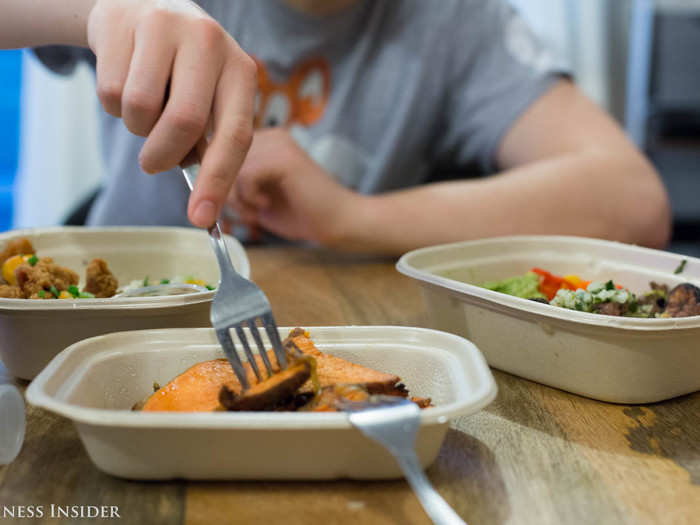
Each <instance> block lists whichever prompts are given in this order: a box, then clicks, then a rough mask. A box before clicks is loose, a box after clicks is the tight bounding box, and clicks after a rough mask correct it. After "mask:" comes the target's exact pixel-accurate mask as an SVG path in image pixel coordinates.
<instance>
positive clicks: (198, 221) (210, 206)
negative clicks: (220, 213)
mask: <svg viewBox="0 0 700 525" xmlns="http://www.w3.org/2000/svg"><path fill="white" fill-rule="evenodd" d="M192 219H193V222H194V224H195V225H196V226H201V227H202V228H205V227H208V226H211V225H212V224H214V222H216V206H215V205H214V203H213V202H211V201H202V202H200V203H199V204H198V205H197V207H196V208H195V209H194V215H193V217H192Z"/></svg>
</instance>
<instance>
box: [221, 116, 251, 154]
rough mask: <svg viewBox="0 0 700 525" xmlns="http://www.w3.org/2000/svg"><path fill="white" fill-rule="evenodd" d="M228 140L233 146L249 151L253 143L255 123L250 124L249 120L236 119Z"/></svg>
mask: <svg viewBox="0 0 700 525" xmlns="http://www.w3.org/2000/svg"><path fill="white" fill-rule="evenodd" d="M226 139H227V142H228V143H229V144H231V145H232V146H234V147H237V148H240V149H242V150H245V151H247V150H248V149H249V148H250V146H251V144H252V143H253V122H252V121H250V122H249V121H248V119H242V118H239V119H236V120H235V121H234V122H233V123H232V125H231V128H230V130H229V132H228V134H227V137H226Z"/></svg>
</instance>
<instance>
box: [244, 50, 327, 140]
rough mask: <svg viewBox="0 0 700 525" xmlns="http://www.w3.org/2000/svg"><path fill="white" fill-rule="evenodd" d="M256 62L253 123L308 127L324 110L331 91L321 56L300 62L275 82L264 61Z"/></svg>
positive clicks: (258, 126)
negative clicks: (281, 79)
mask: <svg viewBox="0 0 700 525" xmlns="http://www.w3.org/2000/svg"><path fill="white" fill-rule="evenodd" d="M255 61H256V63H257V65H258V94H257V98H256V108H255V127H256V128H264V127H272V126H285V127H290V126H292V125H295V124H297V125H300V126H304V127H308V126H311V125H313V124H314V123H316V122H318V121H319V120H320V119H321V117H322V116H323V113H324V112H325V110H326V106H327V104H328V98H329V96H330V92H331V69H330V66H329V64H328V61H327V60H326V59H324V58H314V59H310V60H307V61H306V62H302V63H301V64H299V65H298V66H297V67H295V68H294V70H293V71H292V73H291V75H290V76H289V77H288V78H287V80H286V81H283V82H280V83H277V82H275V81H274V80H273V79H272V78H271V77H270V75H269V73H268V71H267V68H266V67H265V64H264V63H263V62H261V61H260V60H258V59H257V58H256V59H255Z"/></svg>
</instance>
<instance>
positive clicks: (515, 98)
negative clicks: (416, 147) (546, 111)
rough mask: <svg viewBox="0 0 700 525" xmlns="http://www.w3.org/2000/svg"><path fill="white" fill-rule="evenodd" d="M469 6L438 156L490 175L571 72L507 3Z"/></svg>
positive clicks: (485, 0) (491, 0) (487, 0)
mask: <svg viewBox="0 0 700 525" xmlns="http://www.w3.org/2000/svg"><path fill="white" fill-rule="evenodd" d="M476 4H477V2H465V5H470V6H471V8H470V9H468V12H465V13H464V17H463V18H462V20H461V21H460V23H459V27H458V30H457V31H455V33H454V35H455V36H454V38H455V39H456V41H453V43H454V50H455V51H454V56H453V66H454V69H453V71H454V77H453V78H452V80H451V82H449V83H448V86H449V89H450V91H449V94H448V97H447V99H448V100H447V104H446V111H447V114H446V117H445V119H444V120H443V122H445V123H446V129H445V130H443V131H442V133H441V138H440V140H439V141H438V144H437V151H436V153H437V156H438V158H441V159H443V160H445V159H448V160H447V161H448V162H449V164H453V165H457V166H475V165H476V166H477V167H478V168H479V169H480V170H481V171H483V172H484V173H492V172H494V171H495V170H496V169H497V168H498V166H497V161H496V156H497V152H498V148H499V146H500V144H501V142H502V140H503V137H504V136H505V135H506V134H507V132H508V130H509V129H510V128H511V127H512V126H513V125H514V124H515V122H516V121H517V120H518V118H519V117H520V116H521V115H522V114H523V113H524V112H525V111H526V110H527V109H528V108H529V107H530V106H531V105H532V104H533V103H534V102H535V101H536V100H537V99H538V98H539V97H541V96H542V95H543V94H544V93H545V92H546V91H547V90H549V89H550V88H551V87H552V86H553V85H554V84H555V83H556V82H557V81H559V80H560V79H561V78H562V77H565V76H567V74H568V73H567V72H566V71H565V70H564V69H563V68H561V67H557V65H556V64H555V61H554V59H553V57H552V55H551V54H550V53H549V51H548V50H547V49H546V48H545V47H544V46H543V45H542V44H541V43H540V42H539V41H538V39H537V38H536V37H535V35H534V34H533V32H532V31H531V30H530V28H529V27H528V25H527V24H526V22H525V21H524V20H523V19H522V18H521V16H520V15H519V14H518V13H517V12H516V11H515V10H514V9H513V8H512V7H511V6H510V5H508V4H507V3H506V2H505V0H479V2H478V7H474V6H475V5H476Z"/></svg>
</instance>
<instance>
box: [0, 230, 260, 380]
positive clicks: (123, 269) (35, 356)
mask: <svg viewBox="0 0 700 525" xmlns="http://www.w3.org/2000/svg"><path fill="white" fill-rule="evenodd" d="M18 237H27V238H29V239H30V240H31V242H32V244H33V245H34V248H35V250H36V251H37V254H38V255H39V256H40V257H53V259H54V260H55V262H57V263H58V264H60V265H62V266H66V267H68V268H71V269H72V270H75V271H76V272H78V274H79V275H80V276H81V285H82V279H84V275H85V266H86V265H87V263H88V262H89V261H90V260H91V259H93V258H95V257H100V258H102V259H105V260H106V261H107V264H108V265H109V268H110V269H111V270H112V272H113V273H114V275H115V276H116V277H117V279H118V280H119V284H120V285H125V284H128V283H129V282H131V281H132V280H137V279H139V280H140V279H144V278H145V277H149V278H150V279H161V278H169V277H174V276H186V275H194V276H196V277H198V278H200V279H203V280H205V281H206V282H210V283H212V284H216V283H218V281H219V268H218V265H217V262H216V258H215V256H214V253H213V251H212V249H211V247H210V244H209V236H208V234H207V232H206V231H202V230H195V229H191V228H162V227H154V228H151V227H148V228H141V227H139V228H123V227H113V228H78V227H62V228H46V229H31V230H19V231H11V232H7V233H4V234H2V235H0V246H2V245H4V243H5V242H7V241H8V240H11V239H16V238H18ZM226 242H227V246H228V249H229V253H230V255H231V259H232V261H233V264H234V266H235V267H236V269H237V270H238V272H239V273H241V274H242V275H244V276H245V277H249V275H250V265H249V262H248V258H247V257H246V254H245V251H244V250H243V248H242V247H241V245H240V244H239V243H238V241H236V240H235V239H233V238H231V237H227V238H226ZM213 297H214V292H213V291H209V292H200V293H195V294H187V295H178V296H166V297H139V298H116V299H74V300H68V299H61V300H29V299H2V298H0V359H1V360H2V362H3V363H4V364H5V366H6V367H7V369H8V370H9V371H10V373H12V374H13V375H15V376H17V377H20V378H22V379H32V378H33V377H34V376H35V375H36V374H38V373H39V371H40V370H41V369H42V368H43V367H44V366H45V365H46V364H47V363H48V362H49V361H50V360H51V358H53V357H54V356H55V355H56V354H57V353H58V352H60V351H61V350H63V349H64V348H66V347H67V346H68V345H70V344H72V343H75V342H76V341H79V340H81V339H85V338H87V337H92V336H95V335H100V334H105V333H108V332H119V331H123V330H140V329H147V328H171V327H197V326H208V325H209V307H210V303H211V301H212V299H213Z"/></svg>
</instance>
